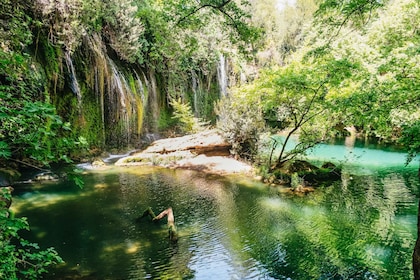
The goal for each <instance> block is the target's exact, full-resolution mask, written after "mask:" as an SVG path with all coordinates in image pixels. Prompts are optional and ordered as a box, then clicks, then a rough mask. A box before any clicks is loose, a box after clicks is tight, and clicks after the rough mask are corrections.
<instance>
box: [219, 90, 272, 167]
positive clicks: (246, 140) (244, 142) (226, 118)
mask: <svg viewBox="0 0 420 280" xmlns="http://www.w3.org/2000/svg"><path fill="white" fill-rule="evenodd" d="M216 113H217V114H218V121H217V128H218V130H219V131H220V133H221V134H222V136H223V137H224V138H225V139H226V141H228V143H229V144H231V145H232V150H231V152H232V153H233V154H234V155H235V156H239V157H242V158H245V159H254V158H255V156H256V154H257V152H258V141H259V139H260V135H262V134H263V133H264V131H265V121H264V119H263V116H262V111H261V108H260V106H259V105H258V103H255V102H247V100H246V99H244V98H238V97H235V98H233V97H227V98H223V99H222V100H220V101H219V102H218V104H217V105H216Z"/></svg>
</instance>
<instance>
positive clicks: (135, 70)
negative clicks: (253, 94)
mask: <svg viewBox="0 0 420 280" xmlns="http://www.w3.org/2000/svg"><path fill="white" fill-rule="evenodd" d="M36 57H37V60H38V62H39V64H40V65H41V67H42V68H43V70H44V72H45V76H46V78H47V80H48V82H47V85H48V88H49V92H50V94H51V100H52V102H53V103H54V105H55V106H56V108H57V112H58V114H59V115H60V116H62V117H63V119H64V120H66V121H69V122H70V123H71V124H72V127H73V130H74V131H73V133H75V134H77V135H81V136H83V137H85V138H86V139H87V141H88V142H89V143H90V145H91V146H92V147H97V148H99V149H103V148H110V147H118V148H122V147H135V146H137V145H138V144H139V143H140V142H141V138H142V137H143V136H144V135H145V134H148V133H156V132H159V131H160V130H162V129H166V128H168V126H170V125H171V119H170V108H169V105H168V104H169V102H168V99H169V95H170V94H171V92H173V88H178V89H179V88H180V87H182V92H183V94H184V98H185V100H187V101H188V102H190V104H192V105H193V108H194V111H195V112H194V113H195V114H196V115H198V116H201V117H204V118H208V119H211V118H214V115H213V105H214V102H215V100H217V99H218V97H219V87H218V81H217V73H216V67H217V66H216V65H215V67H214V71H213V72H211V73H209V74H208V75H204V74H202V73H200V72H199V71H197V72H193V73H180V75H178V76H176V75H166V76H165V74H163V73H158V72H156V70H155V67H152V66H150V65H142V66H140V65H136V64H129V63H127V62H123V61H121V60H119V59H118V57H117V55H116V54H115V53H114V52H113V51H112V50H110V49H109V48H107V46H106V44H105V43H104V42H103V40H102V38H101V36H100V35H99V34H92V35H89V36H85V37H84V39H83V42H82V44H81V46H80V47H79V48H77V49H76V50H75V51H74V52H73V53H69V52H66V51H64V50H62V49H61V48H59V47H54V46H53V45H51V44H50V43H49V42H48V41H47V40H45V41H41V42H39V43H38V46H37V53H36ZM174 77H176V79H175V78H174Z"/></svg>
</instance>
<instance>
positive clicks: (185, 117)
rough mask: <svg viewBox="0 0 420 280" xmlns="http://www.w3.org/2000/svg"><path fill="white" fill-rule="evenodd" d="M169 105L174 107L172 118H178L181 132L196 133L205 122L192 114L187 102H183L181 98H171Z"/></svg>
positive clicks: (201, 128)
mask: <svg viewBox="0 0 420 280" xmlns="http://www.w3.org/2000/svg"><path fill="white" fill-rule="evenodd" d="M171 106H172V107H173V109H174V112H173V118H174V119H176V120H178V122H179V129H180V130H181V132H183V133H197V132H200V131H202V130H203V129H204V127H205V125H206V123H205V122H203V121H201V120H200V119H199V118H196V117H195V116H194V114H193V113H192V110H191V106H190V104H189V103H183V102H182V101H181V99H178V100H176V99H173V100H172V101H171Z"/></svg>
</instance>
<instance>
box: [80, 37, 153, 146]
mask: <svg viewBox="0 0 420 280" xmlns="http://www.w3.org/2000/svg"><path fill="white" fill-rule="evenodd" d="M86 39H87V41H86V42H87V46H88V49H89V50H90V56H89V57H88V59H86V60H85V61H88V62H89V69H92V70H93V71H87V73H86V80H87V83H88V87H89V88H90V89H91V91H92V93H93V94H94V95H95V97H96V104H97V105H96V106H98V107H99V106H100V110H98V113H100V120H99V115H98V116H97V117H96V119H93V120H91V121H92V122H96V123H97V122H98V121H101V122H102V123H101V124H99V123H97V124H96V128H98V127H99V125H100V129H101V130H102V134H103V139H104V141H105V142H104V144H105V145H111V146H118V147H122V146H127V145H128V146H130V145H131V144H135V143H138V140H139V136H140V134H141V133H142V129H143V112H144V109H145V108H144V104H146V102H147V92H148V88H147V86H148V82H147V79H146V78H145V75H144V74H142V73H140V72H139V71H138V70H134V69H131V68H130V67H124V68H122V67H120V66H119V65H117V63H116V61H115V60H113V59H112V58H111V57H110V56H109V55H108V53H107V50H106V47H105V45H104V43H103V41H102V40H101V38H100V36H99V35H97V34H93V35H92V36H89V37H88V38H86ZM139 73H140V74H139ZM142 78H143V80H144V81H143V80H142ZM98 107H97V108H98ZM98 109H99V108H98ZM92 118H93V117H92ZM91 125H92V124H91ZM93 125H95V124H93Z"/></svg>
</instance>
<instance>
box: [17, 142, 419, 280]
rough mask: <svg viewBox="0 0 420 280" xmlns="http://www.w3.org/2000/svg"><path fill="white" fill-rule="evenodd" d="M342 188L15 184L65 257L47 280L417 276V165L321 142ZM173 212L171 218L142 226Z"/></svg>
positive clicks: (125, 179)
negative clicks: (172, 237)
mask: <svg viewBox="0 0 420 280" xmlns="http://www.w3.org/2000/svg"><path fill="white" fill-rule="evenodd" d="M308 158H309V159H311V160H313V161H320V160H322V161H324V160H329V161H333V162H335V163H340V164H343V174H342V179H341V181H338V182H335V183H332V184H330V185H328V186H325V187H321V188H318V189H316V190H315V191H314V192H312V193H309V194H307V195H302V196H298V195H291V194H288V193H284V192H281V191H280V189H279V188H276V187H269V186H266V185H264V184H262V183H260V182H257V181H254V180H252V179H248V178H245V177H243V176H242V177H241V176H227V177H221V176H217V175H209V174H203V173H200V172H196V171H188V170H170V169H163V168H158V167H114V166H110V167H108V168H105V169H103V170H102V169H96V170H95V169H90V170H86V171H85V172H84V174H83V179H84V181H85V187H84V188H83V189H80V188H78V187H77V186H76V185H74V183H72V182H70V181H60V182H48V183H34V184H22V185H17V186H15V193H14V202H13V210H14V211H15V212H16V215H17V216H25V217H28V221H29V224H30V226H31V231H30V232H25V233H24V237H25V238H28V239H29V240H31V241H34V242H38V243H39V244H40V245H41V247H43V248H45V247H49V246H52V247H54V248H55V249H56V250H57V251H58V252H59V254H60V256H61V257H62V258H63V259H64V261H65V263H64V264H63V265H60V266H58V267H57V268H54V269H53V270H52V271H51V273H50V274H49V275H47V277H46V279H218V280H219V279H296V280H297V279H413V276H412V269H411V255H412V252H413V248H414V244H415V241H416V238H417V227H416V226H417V203H418V193H419V186H420V184H419V179H418V177H417V169H418V162H417V160H418V159H417V160H416V161H415V162H414V163H413V164H411V165H409V166H405V165H404V161H405V154H404V153H401V152H398V151H395V150H390V149H385V148H381V149H379V148H378V147H373V146H370V145H366V144H365V143H359V144H356V145H351V146H349V145H345V143H335V144H329V145H321V146H319V147H318V148H316V149H315V150H314V151H313V152H312V153H310V154H309V155H308ZM149 206H150V207H152V209H153V210H154V211H155V212H156V213H158V212H160V211H162V210H164V209H166V208H167V207H169V206H170V207H172V208H173V210H174V215H175V222H176V225H177V229H178V233H179V240H178V242H177V243H175V244H174V243H172V242H170V241H169V240H168V232H167V228H166V224H165V221H161V222H159V223H153V222H152V221H150V219H149V218H143V219H138V218H139V217H140V216H141V214H142V213H143V211H144V210H145V209H146V208H147V207H149Z"/></svg>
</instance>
